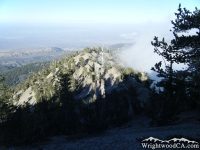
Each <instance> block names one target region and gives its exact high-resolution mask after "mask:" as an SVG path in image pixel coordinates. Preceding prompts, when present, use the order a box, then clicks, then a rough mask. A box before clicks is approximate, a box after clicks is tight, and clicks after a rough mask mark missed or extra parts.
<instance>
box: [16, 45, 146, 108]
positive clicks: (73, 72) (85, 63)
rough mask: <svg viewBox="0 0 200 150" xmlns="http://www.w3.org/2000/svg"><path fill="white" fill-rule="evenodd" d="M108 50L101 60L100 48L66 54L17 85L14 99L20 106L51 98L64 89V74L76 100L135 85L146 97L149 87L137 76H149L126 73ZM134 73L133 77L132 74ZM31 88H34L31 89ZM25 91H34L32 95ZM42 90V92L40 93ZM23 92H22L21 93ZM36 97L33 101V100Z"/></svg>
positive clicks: (91, 97) (143, 97)
mask: <svg viewBox="0 0 200 150" xmlns="http://www.w3.org/2000/svg"><path fill="white" fill-rule="evenodd" d="M114 58H115V57H114V56H113V55H112V54H111V53H109V52H104V54H103V59H104V62H102V52H101V49H100V48H94V49H87V48H86V49H85V50H84V51H82V52H80V53H76V54H71V55H70V56H69V57H64V58H62V59H60V60H58V61H53V62H52V64H51V66H50V68H46V69H43V70H42V71H41V72H39V73H38V74H33V75H32V77H31V78H29V79H28V80H26V81H25V83H24V84H23V85H20V86H19V87H18V88H17V91H16V93H15V97H18V98H19V99H17V98H16V99H15V102H16V104H17V105H21V104H23V103H24V102H28V101H31V103H32V104H34V103H37V102H39V101H40V99H39V98H40V97H45V98H46V99H47V100H48V99H50V98H51V97H52V96H53V95H54V94H55V93H57V92H58V91H57V90H59V89H61V88H62V87H61V83H60V82H61V80H62V77H61V75H62V74H70V76H71V77H70V81H69V84H68V86H69V88H70V90H71V91H73V92H75V95H74V98H75V99H84V100H87V101H89V100H90V99H93V98H94V99H95V98H96V97H99V96H103V95H105V93H106V94H110V93H111V92H112V91H113V90H117V91H120V90H128V89H129V87H131V86H133V87H135V88H137V90H136V91H137V94H138V98H139V99H140V100H142V99H147V97H148V90H147V89H146V88H145V87H144V85H143V84H142V83H140V82H138V81H137V80H136V78H133V77H136V76H137V75H140V76H141V77H140V78H141V79H143V80H148V77H147V76H146V75H145V74H144V73H141V72H136V71H134V70H133V69H132V70H131V69H130V68H129V70H131V71H132V72H130V71H129V73H128V74H126V71H127V70H126V69H125V68H124V66H123V65H122V62H120V60H117V59H114ZM131 74H132V77H131ZM30 88H31V89H32V90H31V91H29V90H30ZM19 91H23V92H24V93H27V91H29V92H28V93H32V92H35V93H36V94H35V96H32V94H26V96H21V95H22V93H23V92H19ZM41 91H42V92H41ZM19 93H20V94H19ZM33 99H34V101H33Z"/></svg>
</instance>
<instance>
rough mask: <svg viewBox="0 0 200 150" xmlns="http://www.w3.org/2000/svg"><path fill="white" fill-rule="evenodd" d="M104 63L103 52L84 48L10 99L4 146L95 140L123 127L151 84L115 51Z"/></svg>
mask: <svg viewBox="0 0 200 150" xmlns="http://www.w3.org/2000/svg"><path fill="white" fill-rule="evenodd" d="M103 58H104V62H102V51H101V48H85V49H84V50H83V51H81V52H77V53H75V54H70V55H68V56H66V57H63V58H62V59H60V60H57V61H53V62H52V63H51V65H50V67H49V68H44V69H42V70H41V71H40V72H38V73H33V74H32V75H31V76H30V77H29V78H28V79H26V80H25V82H24V83H22V84H19V85H18V86H17V87H16V88H15V89H14V90H12V92H11V93H10V94H11V95H12V96H11V97H12V98H11V99H10V103H12V104H13V105H9V107H11V109H14V110H15V111H13V112H10V113H9V116H8V115H6V120H7V121H6V122H5V124H6V127H5V126H4V127H5V128H6V130H4V132H5V134H4V136H3V139H4V142H8V144H9V143H10V144H11V143H12V144H13V143H14V144H20V143H21V144H23V143H26V142H33V141H38V140H40V139H43V138H45V137H48V136H52V135H58V134H72V135H77V134H79V135H80V134H91V133H95V132H99V131H103V130H105V129H108V128H109V127H114V126H119V125H121V124H123V123H124V122H126V121H128V120H129V119H130V117H131V116H132V115H134V114H135V113H138V112H139V110H140V109H141V108H143V107H144V105H145V103H146V100H147V98H148V96H149V88H148V87H149V85H150V83H151V80H150V79H149V78H148V76H147V75H146V74H145V73H143V72H138V71H135V70H133V69H132V68H125V67H124V66H123V63H122V62H121V61H120V59H119V58H120V57H119V56H118V53H117V51H108V50H105V51H104V54H103ZM3 111H4V112H5V114H6V113H8V112H7V111H8V109H3ZM22 124H23V126H22ZM13 125H15V128H12V126H13ZM16 137H17V140H16Z"/></svg>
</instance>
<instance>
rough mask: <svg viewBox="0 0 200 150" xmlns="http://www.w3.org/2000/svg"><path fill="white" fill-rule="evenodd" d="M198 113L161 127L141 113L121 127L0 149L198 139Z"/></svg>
mask: <svg viewBox="0 0 200 150" xmlns="http://www.w3.org/2000/svg"><path fill="white" fill-rule="evenodd" d="M199 117H200V116H199V113H198V112H197V111H196V110H193V111H189V112H186V113H183V114H181V116H180V118H181V119H180V121H179V122H178V123H177V124H175V125H170V126H165V127H150V125H149V123H148V122H149V121H150V119H149V118H147V117H145V116H144V115H139V116H135V117H133V119H132V120H131V121H130V122H129V123H127V124H125V125H123V126H122V127H118V128H114V129H110V130H107V131H105V132H104V133H101V134H98V135H94V136H90V137H85V138H82V139H76V140H71V139H69V138H68V137H67V136H57V137H52V138H51V139H50V141H48V142H43V143H37V144H34V145H30V146H24V147H12V148H5V147H0V149H5V150H7V149H9V150H29V149H30V150H142V149H143V148H142V145H141V140H144V139H146V138H148V137H155V138H158V139H161V140H166V139H168V138H169V137H179V138H180V137H183V138H192V139H195V140H196V141H198V142H200V122H199V121H198V118H199Z"/></svg>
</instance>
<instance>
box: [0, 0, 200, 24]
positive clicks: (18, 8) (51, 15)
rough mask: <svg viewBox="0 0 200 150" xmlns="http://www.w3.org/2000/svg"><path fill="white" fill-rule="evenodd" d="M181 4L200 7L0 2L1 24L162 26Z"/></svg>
mask: <svg viewBox="0 0 200 150" xmlns="http://www.w3.org/2000/svg"><path fill="white" fill-rule="evenodd" d="M179 3H181V4H182V6H183V7H186V8H188V9H189V10H194V7H195V6H196V7H197V6H200V1H199V0H166V1H161V0H0V22H9V23H68V22H98V23H138V22H139V23H141V22H148V21H155V22H160V21H164V20H165V19H170V18H171V17H173V12H174V11H176V10H177V7H178V4H179Z"/></svg>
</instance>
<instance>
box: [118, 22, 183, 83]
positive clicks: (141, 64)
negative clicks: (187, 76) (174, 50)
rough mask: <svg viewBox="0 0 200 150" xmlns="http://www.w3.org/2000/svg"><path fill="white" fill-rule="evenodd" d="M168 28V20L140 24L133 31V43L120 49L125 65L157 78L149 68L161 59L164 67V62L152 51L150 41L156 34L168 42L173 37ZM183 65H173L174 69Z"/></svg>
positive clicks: (169, 26) (169, 24) (154, 78)
mask: <svg viewBox="0 0 200 150" xmlns="http://www.w3.org/2000/svg"><path fill="white" fill-rule="evenodd" d="M141 29H142V30H141ZM170 29H172V26H171V23H170V22H160V23H152V22H149V23H148V24H145V25H143V26H141V28H140V30H138V31H135V32H134V33H135V35H136V37H135V44H133V45H132V46H131V47H129V48H127V49H125V50H124V51H122V56H123V58H124V61H125V63H126V65H127V67H132V68H134V69H136V70H139V71H144V72H146V73H148V75H149V76H150V78H152V79H153V80H158V78H157V77H156V73H155V72H153V71H152V70H151V68H152V67H153V66H154V65H155V63H157V62H159V61H162V64H163V67H164V62H163V59H162V57H161V56H159V55H158V54H156V53H154V47H153V46H152V45H151V41H153V39H154V37H155V36H157V37H158V38H159V40H162V38H163V37H164V38H165V40H166V41H167V42H168V43H170V41H171V40H172V39H173V38H174V37H173V33H172V32H170ZM136 33H137V34H136ZM130 35H131V34H130ZM183 66H184V65H175V67H174V69H181V68H182V67H183Z"/></svg>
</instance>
